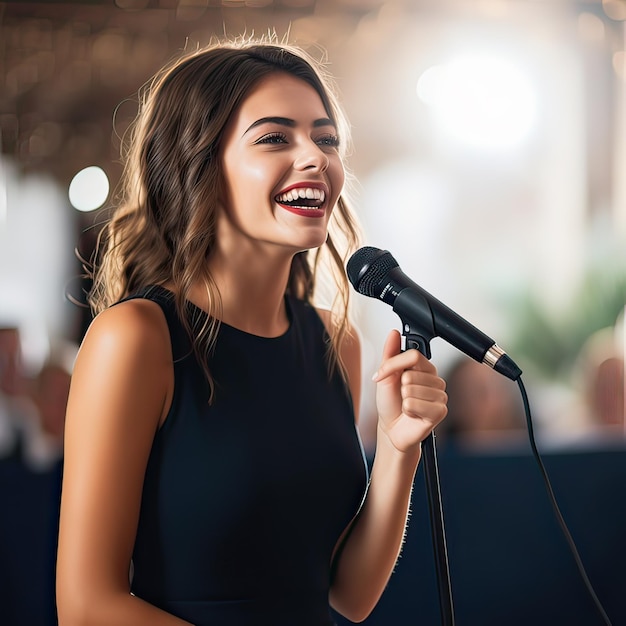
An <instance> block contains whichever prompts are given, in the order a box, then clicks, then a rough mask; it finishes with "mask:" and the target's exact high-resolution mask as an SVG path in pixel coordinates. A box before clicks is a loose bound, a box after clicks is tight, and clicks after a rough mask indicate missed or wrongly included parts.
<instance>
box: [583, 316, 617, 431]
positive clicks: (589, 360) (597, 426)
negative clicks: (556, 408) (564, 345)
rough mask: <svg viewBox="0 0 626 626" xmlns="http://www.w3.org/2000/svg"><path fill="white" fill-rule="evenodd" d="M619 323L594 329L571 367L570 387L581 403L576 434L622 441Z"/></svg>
mask: <svg viewBox="0 0 626 626" xmlns="http://www.w3.org/2000/svg"><path fill="white" fill-rule="evenodd" d="M620 323H623V322H618V323H617V324H616V326H615V327H609V328H604V329H602V330H599V331H597V332H595V333H594V334H593V335H592V336H591V337H589V339H587V341H586V342H585V344H584V346H583V348H582V350H581V352H580V355H579V357H578V359H577V362H576V365H575V367H574V375H573V381H574V387H575V389H577V390H578V395H579V397H580V402H581V405H582V410H581V413H582V416H583V424H582V428H581V429H580V432H579V433H578V436H579V438H580V439H581V441H582V440H585V439H586V440H588V441H589V442H591V443H593V442H601V441H605V442H610V441H614V442H620V443H623V441H624V438H625V436H626V431H625V421H624V413H625V398H624V347H623V340H622V341H620Z"/></svg>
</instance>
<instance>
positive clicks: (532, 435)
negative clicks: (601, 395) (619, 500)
mask: <svg viewBox="0 0 626 626" xmlns="http://www.w3.org/2000/svg"><path fill="white" fill-rule="evenodd" d="M516 382H517V385H518V387H519V389H520V392H521V394H522V401H523V403H524V413H525V415H526V425H527V427H528V438H529V439H530V447H531V449H532V452H533V456H534V457H535V460H536V461H537V465H539V471H540V472H541V476H542V477H543V480H544V483H545V486H546V491H547V492H548V498H549V500H550V504H552V508H553V509H554V513H555V515H556V519H557V521H558V523H559V526H560V527H561V531H562V532H563V536H564V537H565V540H566V541H567V544H568V546H569V549H570V551H571V553H572V555H573V557H574V561H575V562H576V566H577V568H578V571H579V573H580V576H581V577H582V580H583V583H584V585H585V587H586V589H587V591H588V593H589V595H590V596H591V599H592V600H593V602H594V604H595V606H596V608H597V610H598V612H599V614H600V616H601V617H602V620H603V621H604V623H605V624H606V626H612V624H611V620H610V619H609V616H608V615H607V614H606V611H605V610H604V607H603V606H602V603H601V602H600V600H599V598H598V596H597V594H596V592H595V590H594V588H593V585H592V584H591V581H590V580H589V576H587V572H586V570H585V566H584V565H583V562H582V559H581V558H580V554H579V553H578V548H577V547H576V543H575V542H574V539H573V537H572V535H571V533H570V531H569V528H568V527H567V524H566V523H565V519H564V518H563V515H562V513H561V509H560V508H559V505H558V503H557V501H556V497H555V495H554V490H553V489H552V484H551V483H550V479H549V477H548V472H547V471H546V468H545V466H544V464H543V461H542V459H541V455H540V454H539V450H538V449H537V444H536V442H535V433H534V429H533V423H532V418H531V411H530V402H529V400H528V394H527V393H526V388H525V387H524V383H523V382H522V377H521V376H519V377H518V378H517V379H516Z"/></svg>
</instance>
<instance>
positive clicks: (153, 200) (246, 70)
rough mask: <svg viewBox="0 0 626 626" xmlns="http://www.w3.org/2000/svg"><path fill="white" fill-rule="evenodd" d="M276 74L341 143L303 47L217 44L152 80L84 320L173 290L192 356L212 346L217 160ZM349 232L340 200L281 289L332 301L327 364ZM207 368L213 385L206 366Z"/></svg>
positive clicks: (321, 80) (344, 292) (337, 333)
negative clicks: (193, 312) (192, 315)
mask: <svg viewBox="0 0 626 626" xmlns="http://www.w3.org/2000/svg"><path fill="white" fill-rule="evenodd" d="M273 72H286V73H288V74H290V75H292V76H295V77H297V78H299V79H301V80H303V81H305V82H306V83H308V84H309V85H311V86H312V87H313V88H314V89H315V90H316V91H317V93H318V94H319V96H320V98H321V100H322V103H323V105H324V107H325V109H326V112H327V114H328V116H329V118H330V119H331V120H333V122H334V123H335V124H336V126H337V128H338V132H339V134H340V136H341V137H342V144H344V145H345V143H346V141H345V140H346V139H347V135H348V127H347V124H346V122H345V118H344V116H343V114H342V112H341V109H340V107H339V105H338V103H337V99H336V96H335V95H334V89H333V87H332V83H331V82H330V80H329V78H328V76H327V75H326V74H325V72H324V67H323V65H322V64H320V63H317V62H316V61H314V60H313V59H312V57H310V56H309V55H308V54H307V53H305V52H304V51H303V50H300V49H298V48H295V47H292V46H287V45H276V44H273V43H269V42H265V41H256V42H250V41H245V42H243V41H242V42H225V43H224V42H223V43H217V44H212V45H210V46H208V47H206V48H203V49H199V50H197V51H195V52H192V53H188V54H186V55H185V56H183V57H182V58H180V59H179V60H177V61H175V62H174V63H172V64H171V65H170V66H169V67H166V68H164V69H163V70H162V71H161V72H159V73H158V74H157V75H156V76H155V78H154V79H153V80H152V81H151V83H150V84H149V85H148V86H147V88H146V89H145V90H144V92H143V93H141V94H140V95H141V98H140V111H139V115H138V117H137V119H136V120H135V123H134V125H133V127H132V129H131V131H130V133H129V135H128V137H127V143H126V144H125V145H126V146H127V148H124V149H123V154H122V157H123V160H124V172H123V176H122V180H121V187H120V197H119V202H118V204H117V208H116V209H115V211H114V212H113V214H112V216H111V218H110V220H109V221H108V222H107V223H106V225H105V227H104V228H103V230H102V231H101V233H100V237H99V246H98V249H99V250H100V253H99V255H96V258H95V259H94V263H93V272H92V279H93V287H92V290H91V292H90V294H89V303H90V305H91V307H92V310H93V312H94V313H96V314H97V313H98V312H100V311H102V310H103V309H105V308H106V307H108V306H110V305H112V304H114V303H115V302H117V301H119V300H120V299H121V298H123V297H125V296H127V295H130V294H132V293H134V292H136V291H137V290H139V289H141V288H144V287H146V286H149V285H165V284H166V283H170V284H172V285H174V292H175V294H176V307H177V310H178V312H179V315H180V318H181V320H182V321H183V323H184V324H185V325H186V327H187V330H188V332H189V334H190V336H193V335H194V334H195V335H196V336H197V340H196V341H194V342H193V345H194V350H195V351H196V354H197V355H198V356H199V355H200V354H202V353H203V352H204V353H206V350H207V349H210V348H211V347H212V345H213V344H214V342H215V338H216V335H217V331H218V327H219V319H220V312H221V299H220V294H219V292H218V290H217V287H216V286H215V284H214V282H213V281H212V278H211V275H210V273H209V272H208V270H207V263H206V260H207V258H208V256H209V255H210V254H211V252H212V250H213V248H214V243H215V237H216V221H217V214H218V213H217V212H218V198H219V193H220V189H221V184H222V164H221V160H220V159H219V158H217V155H218V154H219V149H220V144H221V141H222V137H223V134H224V128H225V127H226V125H227V123H228V121H229V119H230V117H231V115H232V113H233V112H234V111H235V110H236V109H237V108H238V107H239V105H240V104H241V103H242V102H243V100H244V99H245V98H246V96H247V94H248V93H249V92H250V90H251V89H252V88H253V87H254V86H255V84H256V83H257V82H258V81H259V80H260V79H261V78H262V77H264V76H267V75H268V74H271V73H273ZM358 240H359V230H358V226H357V223H356V221H355V219H354V217H353V216H352V215H351V212H350V210H349V208H348V206H347V203H346V201H345V199H344V197H340V198H339V200H338V202H337V206H336V207H335V210H334V211H333V215H332V218H331V221H330V223H329V235H328V238H327V241H326V243H325V244H323V245H322V246H321V247H320V248H318V249H316V250H312V251H308V252H301V253H299V254H297V255H296V256H295V257H294V259H293V262H292V266H291V271H290V276H289V281H288V286H287V292H288V293H290V294H292V295H294V296H296V297H298V298H301V299H304V300H306V301H309V302H313V301H314V299H316V298H317V297H318V296H319V294H320V292H321V291H322V290H323V289H326V292H327V294H328V286H329V285H330V286H331V287H334V289H333V292H334V294H333V296H332V298H331V309H332V311H333V319H334V324H333V330H332V331H331V340H332V341H331V344H332V347H331V359H330V364H331V366H333V365H335V364H336V363H337V362H338V354H339V351H338V348H339V346H340V344H341V341H342V338H343V337H344V336H345V333H346V331H347V328H348V309H349V293H350V289H349V285H348V281H347V279H346V276H345V271H344V264H345V262H346V260H347V257H348V255H349V254H350V253H351V252H352V251H354V249H355V248H356V246H357V244H358ZM196 283H200V284H203V285H204V286H205V288H206V293H207V295H208V302H209V311H208V312H209V317H208V319H209V321H208V323H205V324H204V326H203V327H201V328H192V326H193V321H189V319H188V316H187V315H186V314H185V304H186V301H187V296H188V295H189V292H190V289H191V286H192V285H194V284H196ZM200 362H201V363H202V364H203V367H204V368H205V371H206V374H207V377H208V379H209V382H210V384H211V389H213V384H212V379H211V376H210V372H209V371H208V369H207V367H206V359H204V358H201V359H200Z"/></svg>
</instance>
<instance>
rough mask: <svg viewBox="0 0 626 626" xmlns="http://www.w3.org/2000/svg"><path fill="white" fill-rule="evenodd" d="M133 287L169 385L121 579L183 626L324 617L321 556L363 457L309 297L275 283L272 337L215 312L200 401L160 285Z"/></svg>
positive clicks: (320, 623)
mask: <svg viewBox="0 0 626 626" xmlns="http://www.w3.org/2000/svg"><path fill="white" fill-rule="evenodd" d="M137 297H139V298H147V299H149V300H152V301H154V302H156V303H157V304H159V306H160V307H161V309H162V311H163V313H164V315H165V319H166V320H167V325H168V328H169V332H170V338H171V347H172V355H173V367H174V394H173V399H172V404H171V408H170V410H169V413H168V415H167V417H166V419H165V421H164V423H163V425H162V426H161V428H160V429H159V430H158V431H157V433H156V436H155V438H154V441H153V444H152V450H151V452H150V456H149V460H148V464H147V469H146V474H145V480H144V486H143V494H142V502H141V511H140V517H139V525H138V529H137V536H136V541H135V547H134V552H133V577H132V583H131V592H132V593H133V594H134V595H136V596H138V597H140V598H143V599H145V600H146V601H147V602H149V603H151V604H154V605H156V606H157V607H160V608H162V609H163V610H165V611H167V612H169V613H172V614H173V615H176V616H178V617H181V618H183V619H185V620H187V621H189V622H191V623H192V624H195V625H196V626H263V625H267V626H328V625H331V624H333V622H332V619H331V612H330V609H329V603H328V592H329V586H330V581H331V576H332V572H331V557H332V553H333V549H334V547H335V545H336V543H337V540H338V539H339V537H340V535H341V533H342V532H343V531H344V529H345V528H346V527H347V526H348V525H349V524H350V522H351V520H352V519H353V518H354V516H355V515H356V514H357V512H358V510H359V507H360V505H361V503H362V501H363V497H364V494H365V490H366V485H367V466H366V464H365V457H364V454H363V450H362V447H361V444H360V440H359V437H358V434H357V431H356V427H355V423H354V415H353V409H352V402H351V398H350V393H349V391H348V389H347V386H346V385H345V383H344V382H343V379H342V378H341V376H340V374H339V373H338V372H335V373H333V374H332V376H330V377H329V374H328V365H327V358H326V355H327V349H328V340H329V338H328V335H327V333H326V330H325V327H324V325H323V323H322V321H321V319H320V318H319V316H318V314H317V312H316V310H315V309H314V308H313V307H312V306H310V305H309V304H307V303H305V302H303V301H299V300H296V299H294V298H291V297H288V296H287V297H286V304H287V310H288V314H289V319H290V325H289V329H288V330H287V332H286V333H285V334H284V335H282V336H279V337H276V338H264V337H258V336H256V335H251V334H249V333H246V332H244V331H240V330H238V329H236V328H234V327H231V326H228V325H227V324H224V323H222V324H221V326H220V330H219V335H218V338H217V343H216V345H215V348H214V350H212V351H211V353H210V355H209V356H208V359H209V361H208V363H209V367H210V371H211V373H212V375H213V378H214V381H215V397H214V401H213V403H212V404H209V385H208V383H207V381H206V379H205V376H204V372H203V371H202V368H201V367H200V365H199V364H198V361H197V359H196V357H195V355H194V353H193V352H192V350H191V344H190V341H189V338H188V335H187V333H186V331H185V329H184V327H183V325H182V324H181V322H180V319H179V318H178V316H177V314H176V309H175V306H174V296H173V294H172V293H171V292H169V291H167V290H165V289H163V288H161V287H150V288H147V289H145V290H143V291H142V292H141V293H138V294H135V295H133V296H131V298H137ZM187 307H188V313H189V315H190V316H191V318H192V319H194V320H195V321H198V320H199V321H200V322H202V316H206V315H207V314H206V313H205V312H204V311H202V310H201V309H199V308H197V307H195V306H194V305H193V304H191V303H188V305H187Z"/></svg>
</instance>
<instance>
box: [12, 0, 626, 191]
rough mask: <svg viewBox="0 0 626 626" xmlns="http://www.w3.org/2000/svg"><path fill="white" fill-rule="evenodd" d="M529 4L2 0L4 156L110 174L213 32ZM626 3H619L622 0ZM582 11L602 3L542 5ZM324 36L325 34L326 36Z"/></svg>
mask: <svg viewBox="0 0 626 626" xmlns="http://www.w3.org/2000/svg"><path fill="white" fill-rule="evenodd" d="M523 1H524V0H500V2H497V1H496V0H456V1H453V0H439V1H438V2H432V0H387V2H385V0H65V1H60V0H45V1H39V2H23V1H20V0H14V1H9V2H0V81H1V82H0V130H1V133H2V134H1V150H2V153H4V154H7V155H10V156H11V157H12V158H13V159H14V160H15V161H16V162H17V163H18V164H19V166H20V168H21V169H22V171H25V172H32V171H45V172H46V173H49V174H51V175H52V176H54V177H55V178H56V179H58V180H59V182H61V183H62V184H67V183H68V182H69V181H70V180H71V178H72V177H73V175H74V174H75V173H76V172H77V171H78V170H80V169H82V168H83V167H85V166H86V165H101V166H103V167H106V169H107V171H108V172H109V175H110V176H112V178H115V177H116V175H117V174H118V173H119V172H115V171H111V169H112V167H113V169H114V168H115V167H116V166H115V165H113V166H112V163H115V161H116V159H117V157H118V154H119V135H121V134H122V133H123V132H124V129H125V127H126V126H127V124H128V123H129V121H130V120H131V119H132V118H133V117H134V114H135V112H136V105H133V103H132V101H133V98H134V97H135V94H136V93H137V90H138V88H139V87H140V86H141V85H142V84H143V83H144V82H145V81H146V80H148V79H149V78H150V76H151V75H152V74H153V73H154V72H155V71H156V70H157V69H158V68H159V67H161V66H162V65H163V64H164V63H166V62H167V61H168V60H169V59H171V58H172V57H173V56H175V55H176V54H177V53H178V52H180V51H181V50H182V49H184V48H185V47H195V46H197V45H204V44H206V43H208V42H209V40H210V38H211V36H212V35H218V36H220V35H224V34H227V35H241V34H242V33H247V34H252V33H254V34H260V33H267V32H268V31H275V32H276V34H277V35H278V36H279V37H280V36H283V35H285V34H286V33H290V32H292V27H293V25H294V24H297V23H298V22H302V21H306V22H307V23H308V24H310V23H311V22H314V21H315V20H320V23H323V27H321V26H320V27H319V28H313V29H312V32H313V33H314V37H312V40H317V41H319V43H321V44H322V45H324V46H326V45H328V43H329V42H332V41H333V38H335V39H336V38H341V37H342V36H345V29H346V28H349V27H350V25H352V27H356V25H357V24H358V23H359V20H360V19H362V18H363V17H364V16H366V15H367V14H369V13H371V12H374V11H377V10H379V9H380V8H381V6H382V5H384V4H390V3H395V5H402V6H403V7H404V9H405V10H406V9H410V10H415V11H423V12H438V11H446V10H447V11H457V12H458V11H459V10H462V9H463V8H465V9H467V7H468V6H471V7H472V8H473V9H476V8H477V7H479V6H485V5H497V4H502V3H504V2H509V3H512V4H516V3H518V2H523ZM620 1H621V0H620ZM536 2H537V3H538V4H545V3H546V2H555V3H557V4H571V5H572V6H577V7H582V6H585V7H589V6H590V5H599V4H601V0H559V1H558V2H557V0H543V1H541V0H536ZM320 33H321V36H320Z"/></svg>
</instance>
